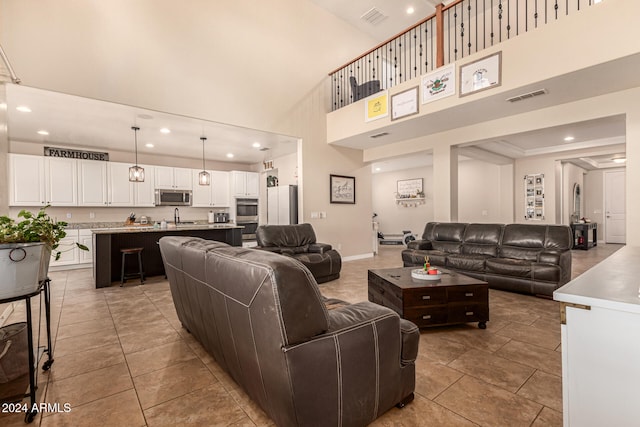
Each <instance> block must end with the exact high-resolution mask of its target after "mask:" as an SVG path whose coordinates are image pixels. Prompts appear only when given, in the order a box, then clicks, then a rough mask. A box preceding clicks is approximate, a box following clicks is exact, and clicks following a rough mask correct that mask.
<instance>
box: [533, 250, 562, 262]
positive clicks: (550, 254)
mask: <svg viewBox="0 0 640 427" xmlns="http://www.w3.org/2000/svg"><path fill="white" fill-rule="evenodd" d="M560 255H561V252H560V251H540V253H539V254H538V262H544V263H546V264H556V265H558V264H560Z"/></svg>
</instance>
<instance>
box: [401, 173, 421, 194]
mask: <svg viewBox="0 0 640 427" xmlns="http://www.w3.org/2000/svg"><path fill="white" fill-rule="evenodd" d="M418 193H422V178H416V179H402V180H399V181H398V197H410V196H414V197H415V196H416V195H417V194H418Z"/></svg>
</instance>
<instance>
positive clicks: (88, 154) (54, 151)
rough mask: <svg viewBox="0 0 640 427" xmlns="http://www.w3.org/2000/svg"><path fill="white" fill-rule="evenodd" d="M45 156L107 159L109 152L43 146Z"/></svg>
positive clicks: (105, 160)
mask: <svg viewBox="0 0 640 427" xmlns="http://www.w3.org/2000/svg"><path fill="white" fill-rule="evenodd" d="M44 155H45V157H65V158H67V159H82V160H100V161H103V162H108V161H109V153H98V152H95V151H84V150H72V149H69V148H56V147H44Z"/></svg>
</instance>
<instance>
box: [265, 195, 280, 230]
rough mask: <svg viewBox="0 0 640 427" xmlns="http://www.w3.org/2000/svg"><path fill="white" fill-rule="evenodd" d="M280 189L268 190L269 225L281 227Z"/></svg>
mask: <svg viewBox="0 0 640 427" xmlns="http://www.w3.org/2000/svg"><path fill="white" fill-rule="evenodd" d="M278 199H279V194H278V187H269V188H267V224H269V225H279V224H280V218H279V215H278V211H279V206H278Z"/></svg>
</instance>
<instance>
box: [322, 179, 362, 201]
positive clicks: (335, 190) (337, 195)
mask: <svg viewBox="0 0 640 427" xmlns="http://www.w3.org/2000/svg"><path fill="white" fill-rule="evenodd" d="M329 194H330V196H329V202H331V203H348V204H352V205H353V204H355V203H356V178H355V177H353V176H344V175H329Z"/></svg>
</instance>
